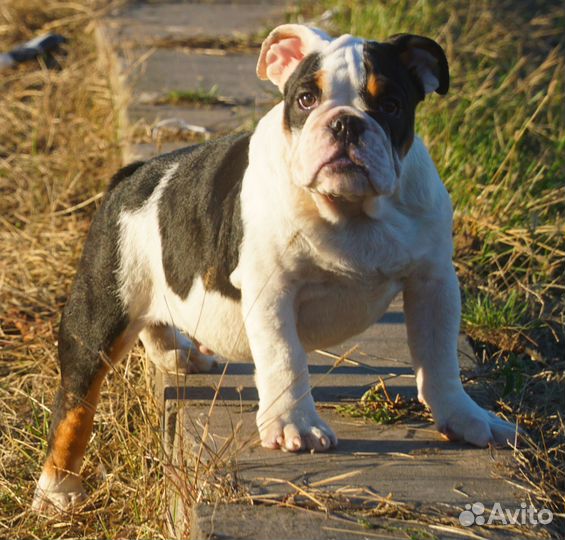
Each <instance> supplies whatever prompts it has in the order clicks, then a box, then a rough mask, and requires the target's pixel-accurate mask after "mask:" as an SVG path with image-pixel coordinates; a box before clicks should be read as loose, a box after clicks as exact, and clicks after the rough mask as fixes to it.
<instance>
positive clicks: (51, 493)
mask: <svg viewBox="0 0 565 540" xmlns="http://www.w3.org/2000/svg"><path fill="white" fill-rule="evenodd" d="M116 223H117V220H116V219H115V217H114V215H113V214H112V208H111V206H110V208H109V209H108V206H106V207H104V206H103V207H102V208H101V211H100V212H99V214H98V215H97V216H96V218H95V220H94V222H93V224H92V227H91V230H90V233H89V237H88V239H87V242H86V245H85V250H84V254H83V257H82V260H81V264H80V266H79V269H78V272H77V277H76V279H75V283H74V285H73V288H72V291H71V293H70V295H69V298H68V300H67V303H66V305H65V309H64V312H63V317H62V320H61V325H60V328H59V363H60V369H61V385H60V388H59V391H58V393H57V397H56V400H55V406H54V409H53V415H52V419H51V430H50V434H49V442H48V450H47V458H46V461H45V464H44V466H43V470H42V472H41V476H40V478H39V481H38V484H37V489H36V492H35V497H34V501H33V505H32V507H33V509H35V510H37V511H45V510H50V509H53V508H54V507H55V508H56V509H59V510H61V509H66V508H68V507H70V506H72V505H73V504H74V503H76V502H78V501H79V500H80V499H81V498H82V497H83V490H82V483H81V479H80V476H79V473H80V469H81V465H82V461H83V457H84V453H85V450H86V446H87V443H88V440H89V439H90V435H91V433H92V427H93V422H94V414H95V411H96V406H97V404H98V398H99V395H100V389H101V387H102V383H103V381H104V377H105V375H106V373H107V372H108V371H109V370H110V369H111V367H112V365H113V364H114V363H116V362H117V361H118V360H120V358H122V357H123V356H124V355H125V354H126V353H127V352H128V351H129V350H130V348H131V347H132V346H133V344H134V343H135V341H136V339H137V336H138V334H139V331H140V330H141V329H142V326H143V324H142V323H141V322H139V321H138V320H137V319H136V320H132V318H131V317H130V316H129V314H128V308H127V306H126V305H124V302H123V301H122V300H121V296H120V287H119V282H118V277H117V275H116V269H117V268H118V266H119V264H118V250H117V243H116V242H117V240H116V238H117V237H118V235H117V233H116V231H115V227H116Z"/></svg>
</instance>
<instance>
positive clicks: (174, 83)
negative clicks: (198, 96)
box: [129, 49, 279, 106]
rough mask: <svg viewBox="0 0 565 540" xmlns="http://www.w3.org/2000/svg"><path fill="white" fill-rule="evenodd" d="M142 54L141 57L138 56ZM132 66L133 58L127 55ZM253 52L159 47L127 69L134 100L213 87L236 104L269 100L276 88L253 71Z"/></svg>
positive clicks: (162, 96)
mask: <svg viewBox="0 0 565 540" xmlns="http://www.w3.org/2000/svg"><path fill="white" fill-rule="evenodd" d="M142 57H143V56H142ZM129 62H130V65H135V59H134V57H130V58H129ZM256 64H257V55H256V54H233V55H225V56H215V55H209V54H196V53H191V52H189V51H185V50H177V49H175V50H169V49H159V50H156V51H154V52H153V53H152V54H150V55H149V56H148V57H147V58H146V60H145V61H144V62H143V63H141V64H139V66H138V67H137V68H136V69H135V70H134V71H132V72H131V74H130V76H129V81H130V84H131V90H132V96H133V101H134V102H139V101H140V99H141V100H142V101H145V102H147V101H148V100H150V99H151V97H154V98H155V100H158V99H160V98H164V97H166V96H167V95H168V94H169V92H171V91H179V90H180V91H182V90H185V91H188V90H202V91H204V92H208V91H210V90H211V89H212V88H216V89H217V93H218V94H219V95H220V96H223V97H225V98H229V99H231V100H233V101H234V102H235V103H236V104H238V105H247V106H254V105H257V104H262V103H271V102H272V101H273V99H274V98H275V97H278V96H279V94H278V90H277V89H276V88H275V87H274V86H273V85H272V84H271V83H269V82H265V81H260V80H259V79H258V78H257V75H256V74H255V66H256Z"/></svg>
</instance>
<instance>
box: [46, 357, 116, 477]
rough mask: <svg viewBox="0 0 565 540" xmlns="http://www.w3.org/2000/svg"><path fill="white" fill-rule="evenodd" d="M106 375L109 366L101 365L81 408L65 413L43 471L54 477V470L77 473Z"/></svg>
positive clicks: (77, 407)
mask: <svg viewBox="0 0 565 540" xmlns="http://www.w3.org/2000/svg"><path fill="white" fill-rule="evenodd" d="M107 372H108V367H107V366H106V365H103V366H102V368H101V369H100V371H99V372H98V373H97V374H96V375H95V377H94V380H93V381H92V384H91V385H90V388H89V390H88V393H87V394H86V396H85V397H84V398H83V399H82V400H81V403H80V405H78V406H75V407H73V408H71V409H69V410H68V411H66V413H65V414H64V416H63V418H62V419H61V420H60V422H59V425H58V426H57V428H56V429H55V432H54V434H53V438H52V441H51V452H50V453H49V456H48V457H47V461H46V463H45V468H44V470H45V471H47V472H51V473H55V474H56V473H57V471H60V472H66V473H74V474H78V473H79V471H80V466H81V463H82V458H83V456H84V452H85V450H86V445H87V444H88V439H89V438H90V434H91V433H92V427H93V425H94V413H95V412H96V406H97V404H98V399H99V397H100V389H101V387H102V382H103V381H104V377H105V375H106V373H107Z"/></svg>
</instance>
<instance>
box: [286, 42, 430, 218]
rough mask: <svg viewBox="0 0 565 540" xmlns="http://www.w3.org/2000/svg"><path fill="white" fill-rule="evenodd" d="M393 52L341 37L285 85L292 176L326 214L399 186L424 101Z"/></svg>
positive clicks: (356, 206) (350, 210)
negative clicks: (416, 114) (416, 117)
mask: <svg viewBox="0 0 565 540" xmlns="http://www.w3.org/2000/svg"><path fill="white" fill-rule="evenodd" d="M392 49H393V48H392V46H391V45H388V44H379V43H376V42H369V41H363V40H359V39H355V38H352V37H349V36H344V37H342V38H341V39H338V40H336V41H334V42H332V43H331V45H329V47H328V48H327V49H326V50H325V51H324V52H313V53H311V54H309V55H308V56H306V57H305V58H304V59H303V60H302V62H300V64H299V65H298V67H297V68H296V70H295V71H294V72H293V74H292V75H291V76H290V78H289V79H288V81H287V82H286V84H285V87H284V129H285V130H286V131H287V134H288V137H289V140H290V148H291V149H290V154H291V155H290V162H291V163H292V164H293V172H294V178H293V179H294V181H295V183H297V184H298V185H300V186H302V187H304V188H307V189H309V190H310V191H311V193H312V196H313V197H314V199H315V202H316V204H317V205H318V207H319V209H320V210H321V211H323V212H324V215H326V214H328V213H330V214H331V213H338V214H344V215H350V214H358V213H361V212H362V206H363V201H364V200H365V199H366V198H367V197H374V196H386V195H390V194H391V193H393V191H394V190H395V188H396V183H397V180H398V176H399V174H400V162H401V159H402V157H403V156H404V155H405V154H406V152H407V151H408V149H409V148H410V145H411V143H412V138H413V134H414V111H415V108H416V104H417V103H418V101H419V100H420V99H421V97H422V96H421V90H419V89H418V88H417V87H416V86H415V85H414V83H413V82H412V81H411V80H410V76H409V73H408V71H407V70H406V69H405V68H403V67H402V66H401V65H400V62H399V61H398V55H395V54H394V52H395V51H394V50H392Z"/></svg>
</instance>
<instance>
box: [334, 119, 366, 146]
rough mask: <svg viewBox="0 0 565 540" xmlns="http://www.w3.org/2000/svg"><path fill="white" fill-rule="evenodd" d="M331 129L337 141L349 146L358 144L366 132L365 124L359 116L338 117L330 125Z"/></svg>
mask: <svg viewBox="0 0 565 540" xmlns="http://www.w3.org/2000/svg"><path fill="white" fill-rule="evenodd" d="M330 129H331V130H332V133H333V134H334V137H335V138H336V140H337V141H339V142H342V143H343V144H345V145H346V146H347V145H348V144H349V143H352V144H357V142H358V141H359V137H360V136H361V134H362V133H363V131H365V124H364V123H363V120H361V118H359V117H357V116H351V115H346V116H338V117H337V118H335V119H334V120H332V122H331V123H330Z"/></svg>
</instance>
